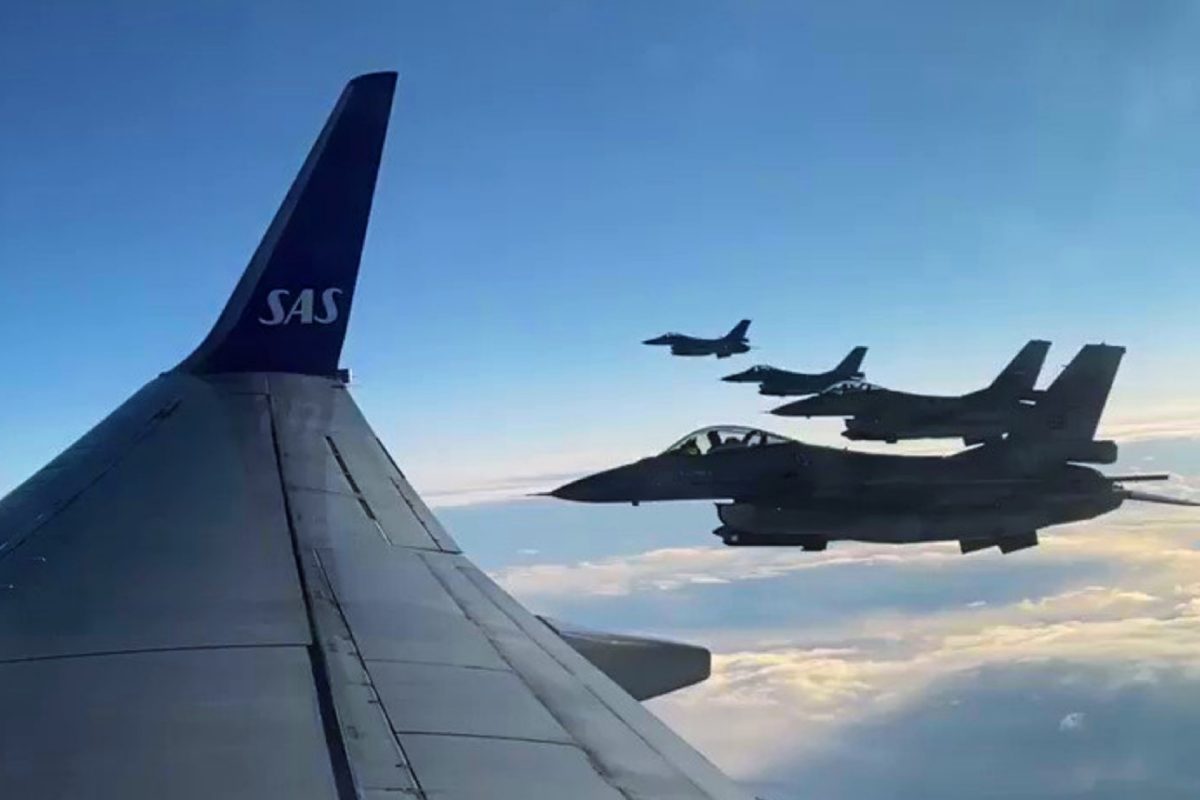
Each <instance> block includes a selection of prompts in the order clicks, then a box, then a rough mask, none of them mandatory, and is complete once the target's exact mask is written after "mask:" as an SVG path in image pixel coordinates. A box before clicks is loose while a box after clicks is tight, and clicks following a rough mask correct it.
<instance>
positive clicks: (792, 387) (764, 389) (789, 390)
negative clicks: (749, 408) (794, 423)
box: [721, 347, 867, 397]
mask: <svg viewBox="0 0 1200 800" xmlns="http://www.w3.org/2000/svg"><path fill="white" fill-rule="evenodd" d="M866 354H867V348H865V347H856V348H854V349H853V350H851V351H850V353H849V354H848V355H847V356H846V357H845V358H843V359H842V361H841V363H840V364H838V365H837V366H836V367H834V368H833V369H831V370H829V371H827V372H815V373H810V372H788V371H787V370H786V369H779V368H778V367H770V366H767V365H765V364H760V365H758V366H756V367H751V368H750V369H748V370H745V371H744V372H737V373H734V374H733V375H726V376H725V377H724V378H721V380H723V381H727V382H729V383H757V384H758V393H759V394H765V395H772V396H774V397H788V396H790V395H800V394H816V393H817V392H823V391H825V390H826V389H828V388H829V387H830V386H833V385H834V384H835V383H841V382H842V381H850V380H861V379H862V377H863V373H862V360H863V356H865V355H866Z"/></svg>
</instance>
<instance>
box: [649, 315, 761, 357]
mask: <svg viewBox="0 0 1200 800" xmlns="http://www.w3.org/2000/svg"><path fill="white" fill-rule="evenodd" d="M749 328H750V320H748V319H744V320H742V321H741V322H739V323H738V324H737V325H734V326H733V330H731V331H730V332H729V333H727V334H725V335H724V336H722V337H721V338H719V339H700V338H697V337H695V336H685V335H683V334H682V333H664V334H663V335H662V336H656V337H654V338H653V339H647V340H645V341H644V342H642V344H665V345H670V346H671V355H673V356H716V357H717V358H729V357H730V356H732V355H735V354H736V353H745V352H746V351H748V350H749V349H750V340H749V339H747V338H746V331H747V330H748V329H749Z"/></svg>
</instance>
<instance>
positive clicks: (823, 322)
mask: <svg viewBox="0 0 1200 800" xmlns="http://www.w3.org/2000/svg"><path fill="white" fill-rule="evenodd" d="M346 6H347V4H333V3H329V4H319V3H296V2H291V1H289V2H283V0H262V1H261V2H255V3H237V2H206V3H203V4H188V5H184V4H170V3H157V2H149V0H145V1H144V2H137V3H135V2H111V3H103V4H100V3H85V2H71V3H68V2H54V1H53V0H50V1H48V2H42V3H36V4H31V3H26V4H9V6H8V7H5V8H4V10H3V11H0V176H2V177H3V190H2V191H0V272H2V277H3V280H4V285H5V287H6V293H5V297H4V300H5V302H4V313H3V314H0V342H3V343H4V345H3V355H4V359H5V363H6V368H7V379H6V381H5V382H4V391H3V392H0V441H3V443H4V459H3V460H2V461H0V489H3V488H8V487H11V486H13V485H15V484H16V483H17V482H19V481H20V480H22V479H23V478H24V477H26V476H27V475H28V474H29V473H30V472H32V471H33V470H34V469H36V468H37V467H38V466H40V465H41V464H42V463H44V462H45V461H46V460H48V459H49V458H50V457H52V456H53V455H54V454H55V453H57V452H58V451H59V450H60V449H61V448H62V447H64V446H66V445H67V444H69V443H70V442H71V441H72V440H73V439H75V438H76V437H77V436H78V435H79V434H80V433H82V432H83V431H85V430H86V429H87V428H88V427H90V426H91V425H92V424H93V423H94V422H95V421H97V420H98V419H100V418H101V417H102V416H103V415H104V414H105V413H107V412H108V411H109V410H111V409H112V408H113V407H115V406H116V405H117V404H118V403H119V402H120V401H121V400H122V399H124V398H125V397H126V396H128V395H129V394H130V393H132V391H133V390H134V389H136V387H137V386H139V385H140V384H141V383H143V382H144V381H146V380H148V379H149V378H151V377H153V376H154V375H155V374H157V372H159V371H160V370H162V369H165V368H168V367H170V366H172V365H174V364H175V363H176V362H177V361H178V360H179V359H180V358H181V357H182V356H183V355H184V354H186V353H187V352H189V351H190V350H191V349H192V347H194V345H195V344H196V343H197V342H198V341H199V339H200V338H201V337H202V336H203V334H204V333H205V332H206V331H207V330H208V328H209V326H210V325H211V324H212V321H213V319H214V318H215V317H216V315H217V313H218V312H219V310H220V308H221V307H222V305H223V304H224V302H225V299H226V297H227V296H228V293H229V291H230V290H231V289H232V287H233V285H234V283H235V281H236V280H237V277H238V275H239V274H240V272H241V270H242V269H243V267H244V265H245V263H246V260H247V259H248V257H249V255H250V253H251V251H252V250H253V248H254V246H255V245H256V243H257V241H258V238H259V236H260V235H261V233H262V230H263V228H264V227H265V226H266V224H267V221H268V220H269V218H270V216H271V215H272V213H273V212H274V209H275V207H276V204H277V203H278V202H279V200H280V198H281V197H282V195H283V193H284V191H285V189H286V187H287V185H288V183H289V182H290V180H291V178H292V176H293V174H294V172H295V170H296V169H297V167H298V166H299V164H300V162H301V160H302V159H303V157H304V154H305V153H306V152H307V149H308V147H309V145H310V143H311V141H312V139H313V137H314V136H315V135H316V133H317V130H318V129H319V127H320V125H321V123H322V121H323V120H324V117H325V115H326V114H327V113H328V110H329V108H330V106H331V104H332V103H333V101H334V99H335V98H336V96H337V94H338V92H339V91H340V89H341V85H342V84H343V83H344V81H345V80H346V79H347V78H349V77H350V76H352V75H354V74H357V73H359V72H364V71H370V70H377V69H393V68H394V69H398V70H399V71H400V73H401V76H402V77H401V85H400V89H399V93H398V96H397V102H396V108H395V113H394V116H393V123H392V130H391V133H390V137H389V141H388V144H387V149H386V151H385V160H384V164H383V171H382V175H381V179H380V185H379V192H378V196H377V201H376V205H375V210H374V214H373V219H372V225H371V229H370V232H369V235H368V240H367V250H366V254H365V257H364V262H363V271H362V277H361V282H360V288H359V291H358V294H357V296H356V301H355V310H354V319H353V321H352V324H351V331H350V337H349V340H348V342H347V347H346V352H345V356H344V361H345V363H346V364H347V365H348V366H350V367H351V368H353V370H354V372H355V376H356V385H355V387H354V393H355V396H356V398H357V399H358V401H359V403H360V405H362V406H363V408H364V411H365V412H366V414H367V416H368V418H369V419H370V420H371V421H372V423H373V424H374V426H375V428H376V430H377V431H378V433H379V434H380V436H381V438H382V439H383V440H384V441H385V442H386V443H387V445H388V447H389V449H390V450H391V451H392V452H393V453H394V454H395V456H396V458H397V460H398V461H399V462H400V463H401V465H402V466H403V467H404V469H405V471H406V473H407V474H408V476H409V477H410V478H411V479H412V480H413V482H414V483H415V484H416V486H417V487H418V488H419V489H421V490H422V491H424V492H425V493H426V495H427V496H430V497H432V498H433V499H434V500H436V501H438V502H440V503H443V504H455V505H457V504H461V503H466V502H475V503H476V504H474V505H466V506H462V507H457V508H445V509H444V510H443V511H442V512H441V515H442V517H443V519H444V520H445V521H446V523H447V525H448V527H449V528H450V529H451V530H452V531H454V533H455V535H456V536H457V537H458V538H459V540H460V541H461V542H462V543H463V545H464V546H465V547H466V549H467V550H468V552H469V553H471V554H472V555H473V557H475V558H476V559H477V560H478V561H479V563H480V564H481V566H483V567H484V568H486V569H488V570H489V571H491V572H492V573H493V574H494V575H496V576H497V578H498V579H499V580H500V581H501V582H502V583H503V584H504V585H505V586H506V587H507V588H508V589H509V590H510V591H512V592H513V593H514V594H516V595H517V596H518V597H519V598H520V599H521V600H523V601H525V602H526V603H527V604H528V605H530V607H531V608H533V609H534V610H535V611H538V612H545V613H551V614H558V615H561V616H564V617H567V618H569V619H572V620H575V621H578V622H581V623H586V624H592V625H598V626H604V627H611V628H615V629H629V630H642V631H645V632H648V633H655V634H661V635H669V636H677V637H680V638H684V639H688V640H691V641H696V642H699V643H702V644H705V645H706V646H709V647H711V648H712V649H713V650H714V652H715V653H716V655H717V662H716V669H715V674H714V678H713V679H712V680H711V681H709V682H708V683H706V684H704V685H702V686H700V687H696V688H695V689H692V690H688V691H687V692H684V693H681V694H680V695H678V696H675V697H672V698H667V699H665V700H663V701H656V703H655V704H653V706H652V707H653V708H654V709H655V710H656V711H657V712H658V713H660V714H662V715H663V716H664V717H665V718H666V719H667V720H668V721H669V722H670V723H671V724H672V725H674V726H675V727H676V728H677V729H679V730H680V731H681V732H682V733H683V734H684V735H685V736H686V737H687V738H688V739H689V740H690V741H693V742H694V743H696V744H697V745H698V746H699V747H701V748H702V750H703V751H704V752H705V753H706V754H708V755H709V756H710V757H711V758H713V759H714V760H716V761H717V763H718V764H719V765H720V766H722V767H723V768H725V769H728V770H729V771H731V772H732V773H733V774H735V775H736V776H737V777H739V778H741V779H743V780H746V781H747V782H749V783H750V784H751V785H752V786H754V787H755V788H756V789H757V790H759V793H760V794H762V795H763V796H770V797H773V798H774V797H790V796H793V795H797V794H803V795H805V796H816V795H820V796H823V797H854V798H856V800H863V798H872V797H881V798H882V797H890V796H895V793H896V792H899V791H903V792H905V793H906V794H912V795H913V796H925V797H931V798H937V797H957V796H961V791H962V786H963V785H964V783H972V782H975V781H977V780H978V776H979V775H980V774H1000V773H1002V774H1003V777H1004V781H1003V782H1001V783H999V784H996V785H995V786H994V787H992V788H991V789H989V791H994V792H996V793H999V794H1001V795H1004V796H1010V797H1060V796H1061V797H1081V796H1082V797H1126V796H1134V795H1138V794H1140V795H1142V796H1156V797H1181V798H1182V797H1195V796H1197V794H1198V793H1200V772H1198V771H1197V769H1196V766H1195V763H1194V758H1192V757H1191V755H1190V751H1186V752H1185V751H1184V750H1183V749H1182V748H1183V746H1184V745H1186V746H1187V747H1191V745H1192V743H1194V741H1195V740H1196V736H1197V735H1198V734H1200V727H1198V726H1197V723H1196V719H1197V718H1198V717H1197V713H1198V712H1197V710H1196V707H1195V701H1194V697H1195V696H1196V690H1197V688H1198V687H1197V681H1198V680H1200V677H1198V676H1197V673H1196V670H1195V666H1194V653H1195V652H1196V648H1197V647H1198V646H1200V561H1198V560H1197V558H1196V556H1195V553H1196V552H1197V545H1198V544H1200V534H1197V528H1196V525H1195V524H1194V523H1195V518H1194V517H1193V516H1188V515H1187V514H1186V513H1185V512H1179V511H1175V510H1160V509H1150V510H1146V509H1141V510H1137V509H1122V510H1121V511H1120V512H1117V513H1116V514H1113V515H1110V516H1109V517H1106V518H1104V519H1103V520H1100V521H1097V522H1095V523H1087V524H1085V525H1081V526H1071V527H1067V528H1063V529H1058V530H1055V531H1054V532H1052V533H1051V534H1050V535H1048V536H1046V537H1044V541H1043V545H1042V546H1041V547H1039V548H1037V549H1035V550H1032V551H1024V552H1022V553H1018V554H1014V555H1013V556H1009V557H1003V556H1000V555H999V554H996V553H994V552H993V553H983V554H975V555H972V556H971V557H968V558H964V557H961V556H959V555H958V553H957V551H956V549H955V548H954V547H953V546H952V545H928V546H920V547H915V548H909V549H894V548H893V549H888V548H872V547H858V546H852V545H841V546H835V547H833V548H831V549H830V550H829V551H828V552H826V553H822V554H809V553H800V552H796V551H791V550H786V551H770V552H763V551H746V550H740V551H737V550H729V549H725V548H720V547H717V546H715V540H713V539H712V537H711V536H709V535H708V531H709V530H711V528H712V527H713V526H714V524H715V523H714V521H713V519H712V513H711V508H710V507H709V506H707V505H706V504H682V505H675V506H656V507H642V508H638V509H632V508H588V507H580V506H567V505H558V504H553V503H550V502H548V501H528V502H502V503H496V502H487V503H483V504H479V503H478V501H480V500H489V501H495V500H496V499H497V498H503V497H506V496H508V495H511V494H516V493H520V492H522V491H525V490H527V489H529V488H532V487H535V486H544V485H546V484H547V483H553V482H556V481H557V480H559V479H561V478H562V477H564V476H566V475H568V474H572V473H578V472H580V471H582V470H587V469H591V468H597V467H600V466H604V465H606V464H609V463H611V462H613V461H616V460H621V459H625V458H629V457H632V456H635V455H638V454H641V453H644V452H645V451H647V450H657V449H660V448H661V447H663V446H665V445H666V444H667V443H669V442H670V441H672V440H674V439H676V438H678V436H679V435H680V434H682V433H683V432H685V431H686V430H688V429H691V428H694V427H698V426H700V425H702V424H708V423H712V422H744V423H758V424H763V423H764V422H765V421H766V420H767V418H765V417H763V416H762V412H763V411H764V410H765V409H766V408H769V407H770V403H767V402H763V401H762V400H761V398H759V397H758V396H757V395H755V394H754V393H753V391H752V390H750V389H748V388H747V387H744V386H730V385H728V384H723V383H720V382H719V381H717V380H716V378H717V377H719V376H720V375H723V374H725V373H726V372H730V371H734V369H740V368H742V367H744V366H747V365H748V364H749V363H752V362H755V361H766V362H771V363H775V364H777V365H779V366H782V367H790V368H797V369H821V368H825V367H827V366H830V365H832V363H834V362H835V361H836V360H837V359H839V358H840V357H841V356H842V355H844V353H845V352H846V350H848V349H849V348H850V347H851V346H853V345H856V344H866V345H869V346H870V347H871V351H870V353H869V354H868V356H867V360H866V368H867V372H868V376H869V377H870V378H871V379H872V380H874V381H876V382H878V383H882V384H884V385H888V386H894V387H896V388H903V389H911V390H917V391H946V392H952V391H962V390H967V389H970V388H974V387H976V386H978V385H980V384H982V383H984V382H986V381H988V380H990V379H991V377H992V376H993V375H994V373H995V372H996V371H997V370H998V369H999V368H1000V367H1001V366H1002V365H1003V364H1004V363H1005V362H1006V361H1007V360H1008V359H1009V358H1010V357H1011V355H1012V354H1013V353H1014V352H1015V351H1016V349H1017V348H1018V347H1019V346H1020V345H1021V344H1022V343H1023V342H1024V341H1025V340H1027V339H1029V338H1033V337H1039V338H1047V339H1051V340H1053V341H1054V342H1055V347H1054V349H1053V350H1052V351H1051V354H1050V358H1049V360H1048V362H1047V374H1050V373H1052V372H1053V371H1055V370H1057V368H1058V367H1059V366H1060V365H1061V364H1063V363H1065V362H1066V361H1067V360H1068V359H1069V358H1070V356H1071V354H1072V353H1073V352H1074V351H1075V349H1076V348H1077V347H1078V346H1079V345H1080V344H1082V343H1083V342H1086V341H1108V342H1112V343H1119V344H1124V345H1127V346H1128V347H1129V353H1128V355H1127V356H1126V359H1125V362H1124V364H1123V366H1122V370H1121V375H1120V376H1119V378H1118V384H1117V388H1116V390H1115V392H1114V395H1113V399H1112V402H1111V404H1110V408H1109V411H1108V414H1107V415H1106V427H1107V429H1108V431H1109V433H1111V434H1113V435H1115V436H1117V437H1118V438H1120V439H1121V440H1122V447H1123V455H1124V459H1125V462H1126V463H1124V464H1122V465H1120V466H1121V468H1122V469H1125V468H1128V469H1131V470H1132V469H1139V470H1147V471H1159V470H1166V471H1172V472H1176V473H1180V474H1182V475H1183V476H1184V477H1183V478H1182V479H1180V480H1178V481H1177V482H1176V484H1177V485H1176V488H1177V489H1181V490H1186V491H1189V492H1191V493H1192V495H1193V496H1197V495H1196V493H1197V492H1200V439H1198V438H1197V437H1200V397H1198V393H1200V370H1197V369H1196V367H1197V358H1196V342H1197V338H1198V334H1200V323H1198V322H1197V318H1196V309H1197V308H1198V307H1200V270H1198V269H1197V268H1196V263H1197V256H1198V255H1200V226H1198V225H1197V224H1196V220H1197V219H1200V183H1198V182H1197V181H1196V175H1197V174H1200V146H1197V142H1200V48H1197V47H1196V46H1195V43H1196V42H1197V41H1200V10H1198V9H1197V7H1196V6H1195V5H1194V4H1191V3H1186V2H1146V3H1129V2H1092V3H1088V4H1086V5H1085V4H1077V3H1065V2H1059V3H1047V2H1034V1H1033V0H1028V1H1026V2H1014V3H995V4H987V5H985V4H963V3H957V2H921V3H907V4H904V6H903V8H897V6H896V4H894V3H886V2H845V3H836V4H831V3H827V4H816V3H792V2H751V1H750V0H746V1H741V2H733V1H732V0H730V1H729V2H717V0H712V1H711V2H703V3H699V2H690V1H688V2H685V1H684V0H679V1H678V2H667V1H666V0H661V1H660V2H654V3H644V2H634V1H633V0H627V1H623V2H575V1H571V2H549V1H547V2H537V3H534V2H509V3H505V4H499V3H482V2H481V3H465V2H452V3H439V4H418V3H404V2H394V1H393V0H388V1H387V2H384V1H383V0H380V1H379V2H360V3H355V4H353V8H351V9H348V8H346ZM741 317H750V318H752V319H753V320H754V325H753V327H752V328H751V338H752V339H753V341H754V344H755V345H756V346H757V347H758V348H759V349H757V350H755V351H754V352H752V353H751V354H749V355H748V356H744V357H742V358H740V359H736V360H733V361H729V362H721V363H720V364H717V363H716V362H712V361H700V360H683V359H675V360H672V359H670V358H669V357H667V356H666V355H665V354H664V353H663V352H662V351H661V350H652V349H651V348H645V347H641V346H640V345H639V344H638V342H639V341H640V340H641V339H644V338H646V337H647V336H650V335H654V334H657V333H661V332H663V331H665V330H668V329H681V330H687V331H691V332H695V333H700V334H704V333H713V334H715V333H719V332H723V331H724V330H727V329H728V328H729V327H730V326H731V325H732V324H733V322H734V321H736V320H737V319H738V318H741ZM770 424H771V426H772V427H777V428H779V429H780V430H782V431H784V432H786V433H790V434H793V435H797V436H801V437H803V438H809V439H813V440H816V441H840V440H838V439H837V435H836V434H837V427H836V425H830V424H818V423H801V422H795V421H790V420H786V421H777V420H775V419H774V418H771V419H770ZM948 753H949V755H950V757H949V758H947V754H948ZM988 754H991V755H990V756H989V755H988ZM934 760H937V761H938V763H939V764H944V765H945V768H942V769H937V770H929V769H927V765H928V764H929V763H931V762H932V761H934ZM997 765H1001V766H1000V767H997ZM972 785H973V786H978V784H977V783H972ZM984 788H987V787H984ZM979 796H988V795H987V792H986V791H983V790H982V789H981V791H980V792H979Z"/></svg>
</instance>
